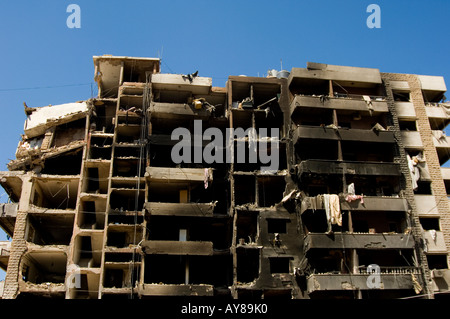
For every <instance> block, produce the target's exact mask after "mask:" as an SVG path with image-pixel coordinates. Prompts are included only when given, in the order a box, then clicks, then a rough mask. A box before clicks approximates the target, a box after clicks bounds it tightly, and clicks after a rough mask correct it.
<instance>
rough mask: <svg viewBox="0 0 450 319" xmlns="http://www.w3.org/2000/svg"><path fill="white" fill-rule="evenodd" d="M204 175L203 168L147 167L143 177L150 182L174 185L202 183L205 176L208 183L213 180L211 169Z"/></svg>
mask: <svg viewBox="0 0 450 319" xmlns="http://www.w3.org/2000/svg"><path fill="white" fill-rule="evenodd" d="M207 170H208V172H207V174H205V168H169V167H147V168H146V171H145V177H146V178H147V179H148V180H149V181H150V182H164V183H171V182H173V183H176V182H180V181H197V182H203V181H204V180H205V175H206V176H207V178H208V181H209V182H211V181H212V179H213V174H212V169H211V168H208V169H207Z"/></svg>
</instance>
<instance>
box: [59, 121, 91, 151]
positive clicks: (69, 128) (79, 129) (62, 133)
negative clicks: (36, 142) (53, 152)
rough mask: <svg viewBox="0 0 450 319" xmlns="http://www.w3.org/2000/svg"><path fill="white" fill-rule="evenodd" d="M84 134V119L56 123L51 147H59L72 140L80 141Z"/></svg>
mask: <svg viewBox="0 0 450 319" xmlns="http://www.w3.org/2000/svg"><path fill="white" fill-rule="evenodd" d="M85 135H86V119H85V118H82V119H80V120H76V121H73V122H69V123H66V124H62V125H58V126H57V127H56V129H55V133H54V134H53V142H52V147H60V146H65V145H68V144H70V143H71V142H74V141H82V140H84V139H85Z"/></svg>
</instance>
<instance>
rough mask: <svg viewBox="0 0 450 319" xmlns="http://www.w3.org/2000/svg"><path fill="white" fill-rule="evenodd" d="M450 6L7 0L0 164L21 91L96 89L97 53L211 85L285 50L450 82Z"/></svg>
mask: <svg viewBox="0 0 450 319" xmlns="http://www.w3.org/2000/svg"><path fill="white" fill-rule="evenodd" d="M71 3H75V4H78V5H79V6H80V8H81V28H80V29H69V28H68V27H67V25H66V20H67V17H68V16H69V15H70V13H67V12H66V8H67V6H68V5H69V4H71ZM371 3H375V4H378V5H379V6H380V8H381V28H380V29H369V28H368V27H367V25H366V20H367V17H368V16H369V15H370V13H367V12H366V8H367V6H368V5H369V4H371ZM449 14H450V1H448V0H428V1H417V0H408V1H393V0H390V1H380V0H371V1H363V0H349V1H335V0H317V1H310V0H309V1H300V0H296V1H287V0H281V1H273V0H271V1H266V0H258V1H256V0H244V1H243V0H240V1H235V0H230V1H215V0H209V1H206V0H205V1H138V0H128V1H114V0H110V1H106V0H104V1H81V0H71V1H61V0H53V1H51V0H40V1H33V2H31V1H20V0H18V1H2V2H1V3H0V44H1V50H0V58H1V59H0V61H2V62H1V63H2V68H1V72H0V110H1V112H2V114H1V116H0V134H1V139H0V143H1V147H2V152H1V153H0V166H1V167H0V170H6V164H7V163H8V161H9V160H10V159H13V158H14V153H15V149H16V146H17V143H18V141H19V139H20V134H21V133H23V123H24V120H25V114H24V111H23V102H26V103H27V105H28V106H30V107H39V106H45V105H48V104H53V105H55V104H60V103H67V102H73V101H79V100H84V99H87V98H89V97H91V95H92V94H94V95H95V94H96V92H97V91H96V87H95V82H94V81H93V75H94V66H93V62H92V56H94V55H103V54H112V55H123V56H140V57H161V58H162V72H166V73H191V72H194V71H195V70H198V71H199V75H201V76H209V77H212V78H213V85H215V86H224V85H225V82H226V79H227V77H228V76H229V75H241V74H245V75H249V76H258V75H259V76H263V75H264V74H266V72H267V70H268V69H280V67H281V62H280V60H281V61H282V66H283V69H286V70H290V69H291V68H292V67H305V66H306V62H308V61H310V62H320V63H328V64H337V65H349V66H359V67H374V68H378V69H380V71H382V72H398V73H414V74H424V75H441V76H444V78H445V79H446V82H447V85H450V61H449V57H450V54H449V52H450V44H449V43H450V42H449V38H448V36H449V35H450V32H449V31H450V24H449V22H448V16H449ZM1 194H3V189H1V190H0V195H1ZM0 200H5V196H3V197H0ZM0 240H5V236H4V235H3V234H2V233H1V231H0ZM2 277H3V274H2V273H1V271H0V279H2Z"/></svg>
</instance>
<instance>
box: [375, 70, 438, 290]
mask: <svg viewBox="0 0 450 319" xmlns="http://www.w3.org/2000/svg"><path fill="white" fill-rule="evenodd" d="M381 76H382V79H383V81H384V84H385V88H386V96H387V102H388V107H389V112H390V114H391V118H390V121H391V123H389V125H390V130H392V131H393V132H394V136H395V139H396V141H397V145H398V148H397V150H396V152H395V157H394V161H395V162H396V163H399V164H400V168H401V172H402V177H401V189H402V193H403V194H402V196H403V197H404V198H406V199H407V201H408V205H409V217H410V222H411V231H412V234H413V236H414V238H415V240H416V254H417V257H418V259H419V262H420V264H421V266H422V269H423V274H424V278H423V280H424V281H425V283H426V287H424V288H425V291H424V292H425V293H430V292H431V274H430V270H429V268H428V262H427V258H426V255H425V252H424V251H423V245H422V243H421V242H422V229H421V226H420V221H419V215H418V212H417V208H416V203H415V198H414V191H413V189H412V180H411V175H410V173H409V167H408V162H407V158H406V152H405V148H404V145H403V141H402V138H401V132H400V125H399V122H398V116H397V110H396V107H395V103H394V98H393V94H392V89H391V85H390V81H409V78H408V75H403V74H391V73H382V74H381ZM422 103H423V101H422ZM427 120H428V119H427ZM430 134H431V133H430ZM430 138H431V135H430ZM434 151H436V150H434ZM425 156H426V157H427V155H425ZM427 158H428V157H427ZM441 181H442V179H441Z"/></svg>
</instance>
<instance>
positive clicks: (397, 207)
mask: <svg viewBox="0 0 450 319" xmlns="http://www.w3.org/2000/svg"><path fill="white" fill-rule="evenodd" d="M313 198H315V197H306V198H304V199H303V201H302V214H303V213H304V212H305V211H307V210H310V209H312V207H311V204H310V199H313ZM363 201H364V202H362V201H361V200H356V201H351V202H347V201H346V200H345V198H344V197H340V204H341V210H343V211H344V210H351V211H368V212H373V211H385V212H389V211H390V212H405V211H407V209H408V203H407V200H406V199H405V198H400V197H388V196H363ZM315 209H324V208H323V207H321V208H319V207H316V208H315Z"/></svg>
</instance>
